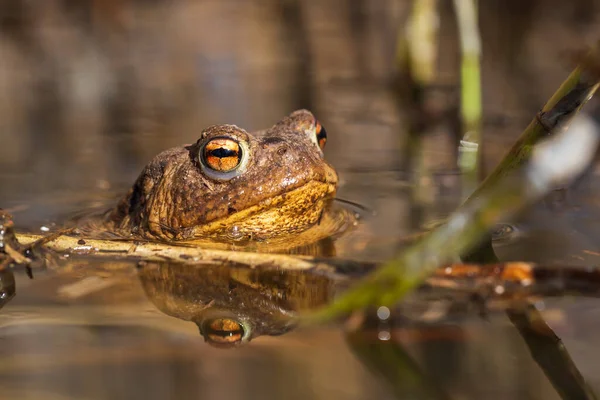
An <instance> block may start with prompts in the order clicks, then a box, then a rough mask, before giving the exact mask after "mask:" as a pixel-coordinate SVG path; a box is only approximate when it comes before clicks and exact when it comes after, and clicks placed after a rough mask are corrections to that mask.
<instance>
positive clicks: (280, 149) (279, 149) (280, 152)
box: [277, 146, 288, 156]
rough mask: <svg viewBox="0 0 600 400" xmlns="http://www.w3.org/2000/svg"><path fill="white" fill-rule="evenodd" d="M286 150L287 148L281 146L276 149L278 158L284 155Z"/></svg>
mask: <svg viewBox="0 0 600 400" xmlns="http://www.w3.org/2000/svg"><path fill="white" fill-rule="evenodd" d="M287 151H288V149H287V146H281V147H280V148H278V149H277V154H278V155H280V156H283V155H284V154H285V153H287Z"/></svg>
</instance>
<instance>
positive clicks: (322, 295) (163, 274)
mask: <svg viewBox="0 0 600 400" xmlns="http://www.w3.org/2000/svg"><path fill="white" fill-rule="evenodd" d="M138 272H139V275H138V276H139V279H140V281H141V283H142V287H143V288H144V291H145V293H146V295H147V296H148V298H149V299H150V301H151V302H152V303H153V304H154V305H155V306H156V307H157V308H158V309H159V310H161V311H162V312H163V313H165V314H167V315H170V316H172V317H175V318H179V319H182V320H186V321H190V322H193V323H195V324H196V325H197V326H198V329H199V332H200V335H201V336H203V337H204V340H205V341H206V342H207V343H208V344H210V345H212V346H214V347H218V348H232V347H237V346H240V345H243V344H245V343H248V342H249V341H250V340H252V339H254V338H256V337H258V336H261V335H270V336H277V335H281V334H284V333H286V332H289V331H290V330H292V329H294V327H295V316H296V315H297V313H298V312H300V311H303V310H309V309H312V308H316V307H318V306H320V305H323V304H325V303H327V302H328V301H329V300H330V299H332V298H333V295H334V289H335V282H334V280H333V279H332V278H330V277H327V276H326V275H324V274H314V273H311V272H310V271H308V272H305V271H297V270H285V271H284V270H280V269H277V268H275V267H265V268H249V267H248V266H245V265H236V264H231V263H229V264H218V263H217V264H200V265H191V264H184V263H182V264H167V263H146V264H144V265H143V266H142V267H140V269H139V271H138Z"/></svg>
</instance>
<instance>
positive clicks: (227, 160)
mask: <svg viewBox="0 0 600 400" xmlns="http://www.w3.org/2000/svg"><path fill="white" fill-rule="evenodd" d="M199 159H200V164H201V166H202V168H203V170H204V171H205V172H206V173H207V175H209V176H210V177H211V178H213V179H218V180H228V179H231V178H233V177H234V176H237V175H239V174H240V173H241V172H243V170H242V169H243V167H245V165H246V164H247V161H248V145H247V144H246V143H245V142H240V141H237V140H236V139H233V138H229V137H216V138H212V139H210V140H209V141H207V142H206V143H205V144H204V145H203V146H202V147H201V148H200V154H199Z"/></svg>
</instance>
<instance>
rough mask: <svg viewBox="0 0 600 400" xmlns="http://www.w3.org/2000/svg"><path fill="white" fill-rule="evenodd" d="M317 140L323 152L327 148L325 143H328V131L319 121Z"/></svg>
mask: <svg viewBox="0 0 600 400" xmlns="http://www.w3.org/2000/svg"><path fill="white" fill-rule="evenodd" d="M315 138H316V140H317V144H318V145H319V147H320V148H321V150H323V149H324V148H325V143H327V131H326V130H325V128H324V127H323V125H321V123H320V122H319V121H315Z"/></svg>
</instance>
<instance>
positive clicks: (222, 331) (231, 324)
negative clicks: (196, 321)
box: [200, 318, 251, 348]
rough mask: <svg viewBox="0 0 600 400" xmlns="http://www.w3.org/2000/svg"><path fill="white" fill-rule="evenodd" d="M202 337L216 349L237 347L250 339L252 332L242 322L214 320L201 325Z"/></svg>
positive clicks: (224, 319) (222, 319)
mask: <svg viewBox="0 0 600 400" xmlns="http://www.w3.org/2000/svg"><path fill="white" fill-rule="evenodd" d="M200 332H201V333H202V336H204V340H206V342H207V343H209V344H211V345H213V346H216V347H224V348H228V347H235V346H237V345H239V344H241V343H244V342H247V341H249V339H250V334H251V330H250V329H249V328H248V327H247V326H245V324H244V323H242V322H241V321H238V320H235V319H232V318H214V319H209V320H206V321H204V322H203V323H202V325H201V330H200Z"/></svg>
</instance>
